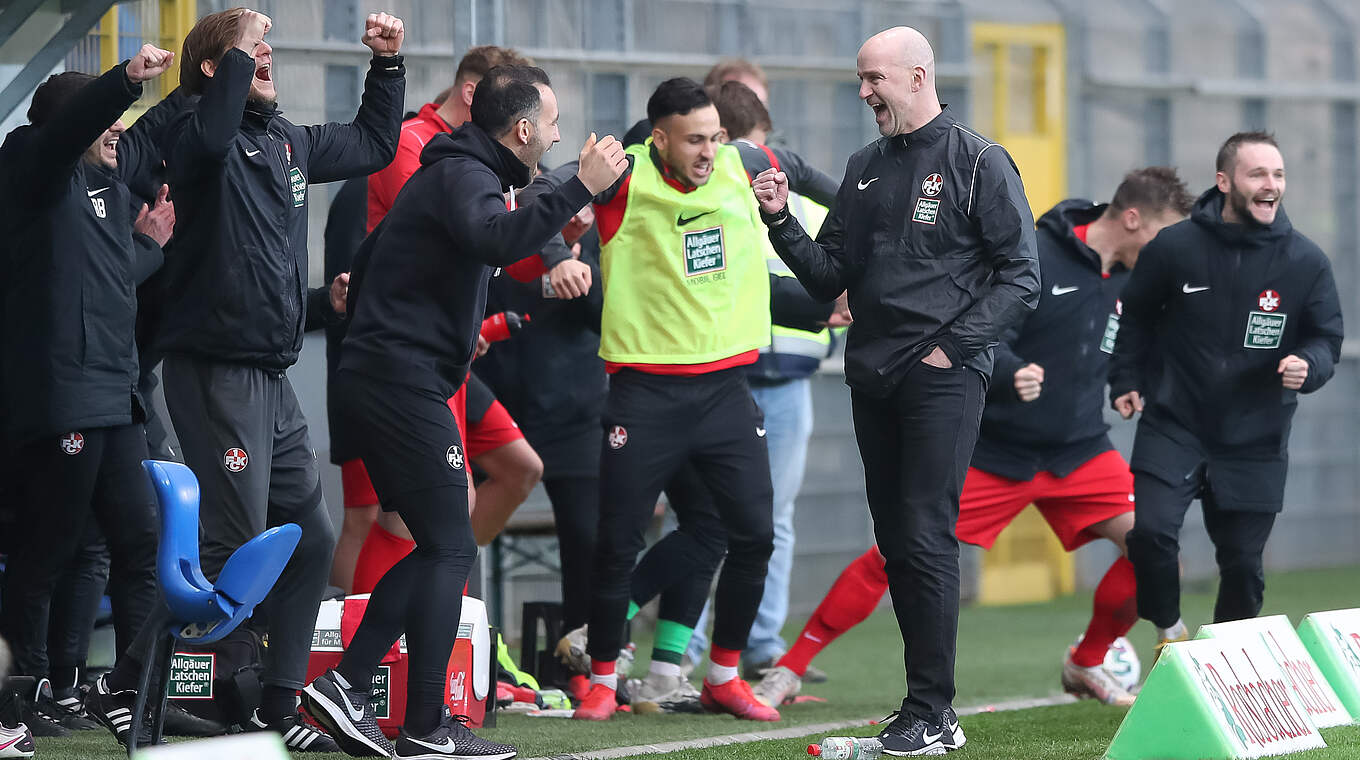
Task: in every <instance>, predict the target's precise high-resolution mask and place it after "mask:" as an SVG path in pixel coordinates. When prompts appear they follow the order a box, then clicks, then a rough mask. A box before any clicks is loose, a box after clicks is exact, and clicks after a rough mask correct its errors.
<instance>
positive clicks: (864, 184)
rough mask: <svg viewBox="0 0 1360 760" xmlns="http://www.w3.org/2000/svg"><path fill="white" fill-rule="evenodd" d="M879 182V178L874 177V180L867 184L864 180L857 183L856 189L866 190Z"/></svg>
mask: <svg viewBox="0 0 1360 760" xmlns="http://www.w3.org/2000/svg"><path fill="white" fill-rule="evenodd" d="M877 181H878V177H874V178H873V179H871V180H869V181H868V182H865V181H864V180H860V181H859V182H858V183H856V185H855V187H858V188H859V189H861V190H864V189H865V188H867V187H869V185H872V184H874V183H875V182H877Z"/></svg>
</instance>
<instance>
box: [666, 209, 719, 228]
mask: <svg viewBox="0 0 1360 760" xmlns="http://www.w3.org/2000/svg"><path fill="white" fill-rule="evenodd" d="M716 213H718V210H717V209H713V210H712V211H705V212H704V213H702V214H696V215H694V216H691V217H689V218H688V219H686V218H685V215H684V214H681V215H679V216H677V217H676V218H675V226H676V227H684V226H685V225H686V224H689V223H690V222H692V221H694V220H695V219H698V218H700V217H704V216H708V215H709V214H716Z"/></svg>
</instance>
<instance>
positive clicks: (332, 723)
mask: <svg viewBox="0 0 1360 760" xmlns="http://www.w3.org/2000/svg"><path fill="white" fill-rule="evenodd" d="M302 706H303V707H304V708H305V709H306V710H307V713H308V714H309V715H311V716H312V717H313V718H314V719H316V722H317V723H320V724H321V725H323V726H325V727H326V730H327V731H330V732H331V737H332V738H334V739H335V743H336V744H338V745H340V749H342V750H344V751H345V754H347V755H350V756H351V757H391V756H392V752H393V747H392V742H391V741H389V740H388V738H387V737H386V736H384V735H383V732H382V729H380V728H378V718H377V716H376V715H375V714H374V712H373V703H372V690H371V689H361V688H356V687H354V686H351V685H350V683H349V681H346V680H345V678H344V676H342V675H340V674H339V673H337V672H336V671H335V670H333V669H332V670H327V671H326V672H325V673H323V674H322V675H320V676H317V678H316V680H314V681H312V682H311V683H309V684H307V688H305V689H303V690H302Z"/></svg>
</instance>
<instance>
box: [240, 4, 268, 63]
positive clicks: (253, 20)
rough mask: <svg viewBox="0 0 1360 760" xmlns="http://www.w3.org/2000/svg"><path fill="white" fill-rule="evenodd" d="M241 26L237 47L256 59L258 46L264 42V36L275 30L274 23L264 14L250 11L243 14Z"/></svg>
mask: <svg viewBox="0 0 1360 760" xmlns="http://www.w3.org/2000/svg"><path fill="white" fill-rule="evenodd" d="M239 24H240V25H239V26H238V27H237V28H238V29H240V34H239V36H238V37H237V38H236V47H237V49H239V50H243V51H245V54H246V55H248V56H250V57H251V58H254V57H255V48H256V46H258V45H259V44H260V43H261V42H264V36H265V35H266V34H269V30H270V29H273V28H274V22H273V20H271V19H270V18H269V17H268V16H266V15H264V14H263V13H256V12H255V11H249V10H248V11H243V12H242V13H241V20H240V22H239Z"/></svg>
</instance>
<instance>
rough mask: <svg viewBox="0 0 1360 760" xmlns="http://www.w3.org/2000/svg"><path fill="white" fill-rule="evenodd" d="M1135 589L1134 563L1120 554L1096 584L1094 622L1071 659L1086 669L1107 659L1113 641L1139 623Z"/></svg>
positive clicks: (1092, 620) (1092, 616)
mask: <svg viewBox="0 0 1360 760" xmlns="http://www.w3.org/2000/svg"><path fill="white" fill-rule="evenodd" d="M1136 591H1137V583H1136V582H1135V581H1134V575H1133V563H1132V562H1129V561H1128V559H1127V558H1125V557H1120V558H1119V559H1117V560H1115V561H1114V564H1113V565H1110V569H1109V571H1107V572H1106V573H1105V577H1104V578H1101V579H1100V585H1098V586H1096V596H1095V604H1094V608H1095V609H1094V612H1093V614H1092V615H1091V625H1090V626H1088V627H1087V628H1086V635H1085V636H1084V637H1083V638H1082V640H1081V643H1080V644H1078V645H1077V650H1076V651H1075V652H1073V653H1072V662H1074V663H1076V664H1077V665H1080V666H1082V667H1084V668H1093V667H1095V666H1096V665H1099V664H1101V663H1102V662H1105V652H1106V651H1107V650H1109V648H1110V645H1111V644H1113V643H1114V640H1115V639H1117V638H1119V637H1120V636H1123V635H1124V634H1126V633H1128V632H1129V629H1130V628H1132V627H1133V624H1134V623H1136V622H1138V603H1137V600H1136V598H1135V594H1136Z"/></svg>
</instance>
